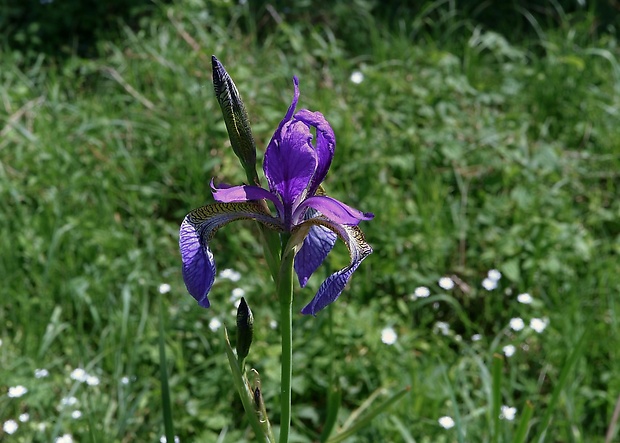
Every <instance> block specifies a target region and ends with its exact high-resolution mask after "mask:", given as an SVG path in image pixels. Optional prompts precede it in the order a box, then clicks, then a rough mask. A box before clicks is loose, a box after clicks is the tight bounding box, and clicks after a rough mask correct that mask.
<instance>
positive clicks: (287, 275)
mask: <svg viewBox="0 0 620 443" xmlns="http://www.w3.org/2000/svg"><path fill="white" fill-rule="evenodd" d="M289 240H290V235H284V234H283V235H282V244H285V245H287V246H286V247H285V248H284V250H283V253H282V260H281V262H280V273H279V275H278V282H277V290H278V300H279V302H280V336H281V340H282V355H281V357H280V364H281V371H282V372H281V373H282V376H281V380H280V440H279V441H280V443H288V437H289V433H290V428H291V379H292V377H293V260H294V258H295V248H293V249H290V248H289V247H288V242H289Z"/></svg>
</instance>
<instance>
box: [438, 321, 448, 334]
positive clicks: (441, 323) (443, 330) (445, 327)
mask: <svg viewBox="0 0 620 443" xmlns="http://www.w3.org/2000/svg"><path fill="white" fill-rule="evenodd" d="M435 329H437V330H438V331H439V332H441V333H442V334H443V335H448V334H450V325H449V324H448V323H446V322H445V321H438V322H437V323H435ZM435 333H436V332H435Z"/></svg>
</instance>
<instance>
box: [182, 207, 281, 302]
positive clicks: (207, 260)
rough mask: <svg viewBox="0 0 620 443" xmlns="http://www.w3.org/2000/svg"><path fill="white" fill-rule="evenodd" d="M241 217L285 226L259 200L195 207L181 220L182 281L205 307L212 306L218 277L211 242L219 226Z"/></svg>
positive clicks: (275, 227) (279, 226)
mask: <svg viewBox="0 0 620 443" xmlns="http://www.w3.org/2000/svg"><path fill="white" fill-rule="evenodd" d="M240 219H254V220H257V221H259V222H261V223H263V224H265V225H267V226H269V227H271V228H273V229H277V230H278V229H279V230H281V229H282V226H281V225H280V222H279V220H278V219H275V218H273V217H272V216H271V215H270V214H268V213H266V212H265V211H264V210H263V207H262V206H261V205H259V204H256V203H213V204H210V205H207V206H203V207H201V208H198V209H194V210H193V211H191V212H190V213H189V214H187V215H186V216H185V219H183V223H181V229H180V231H179V249H180V250H181V259H182V261H183V281H184V282H185V286H186V287H187V291H188V292H189V293H190V294H191V295H192V296H193V297H194V298H195V299H196V300H197V301H198V304H199V305H200V306H202V307H204V308H208V307H209V305H210V303H209V299H208V297H207V296H208V294H209V291H210V290H211V286H213V281H214V279H215V261H214V260H213V254H212V253H211V249H210V248H209V241H210V240H211V238H212V237H213V235H214V234H215V232H216V231H217V230H218V229H219V228H221V227H222V226H224V225H226V224H228V223H230V222H232V221H235V220H240Z"/></svg>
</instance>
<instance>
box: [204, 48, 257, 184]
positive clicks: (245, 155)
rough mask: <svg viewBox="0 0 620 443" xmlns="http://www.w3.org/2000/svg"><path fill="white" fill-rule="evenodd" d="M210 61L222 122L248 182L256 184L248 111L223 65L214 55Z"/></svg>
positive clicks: (254, 154)
mask: <svg viewBox="0 0 620 443" xmlns="http://www.w3.org/2000/svg"><path fill="white" fill-rule="evenodd" d="M211 63H212V66H213V88H214V89H215V95H216V97H217V101H218V103H219V104H220V108H221V109H222V114H223V115H224V122H225V123H226V130H227V131H228V137H229V138H230V143H231V145H232V148H233V151H234V152H235V155H236V156H237V157H238V158H239V160H240V161H241V166H243V169H245V173H246V175H247V177H248V180H249V181H250V183H251V184H255V185H258V184H259V183H258V174H257V173H256V144H255V143H254V137H252V128H251V127H250V119H249V118H248V113H247V111H246V110H245V106H244V105H243V101H242V100H241V96H240V95H239V91H238V90H237V87H236V86H235V83H234V82H233V81H232V79H231V78H230V75H228V72H226V69H224V66H223V65H222V64H221V63H220V61H219V60H218V59H217V58H215V56H213V57H211Z"/></svg>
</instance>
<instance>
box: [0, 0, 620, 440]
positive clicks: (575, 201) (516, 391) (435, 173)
mask: <svg viewBox="0 0 620 443" xmlns="http://www.w3.org/2000/svg"><path fill="white" fill-rule="evenodd" d="M248 3H251V2H248ZM248 3H244V2H241V4H237V3H233V2H228V1H223V0H211V1H208V0H191V1H190V0H186V1H177V2H174V3H173V4H171V5H158V6H157V8H155V10H154V13H153V14H152V15H150V16H148V17H147V16H144V17H142V18H141V19H140V20H139V21H138V23H133V26H131V27H130V26H125V25H122V24H121V28H120V30H119V31H118V33H119V36H120V37H119V38H109V37H108V38H104V39H101V40H98V41H97V43H96V54H97V56H96V57H92V58H83V57H80V56H78V55H73V56H69V57H63V58H62V59H61V58H57V57H56V56H49V55H44V53H43V52H38V50H37V51H34V50H31V51H28V50H24V49H23V48H22V49H20V48H16V47H13V46H10V45H9V44H8V43H5V45H4V47H3V49H2V52H1V53H0V55H1V57H0V60H1V61H0V104H1V106H0V202H2V210H1V211H0V279H1V281H2V287H1V289H0V294H1V295H0V339H1V340H2V344H1V345H0V421H2V422H4V421H5V420H8V419H16V417H17V416H18V415H19V414H21V413H24V412H27V413H29V414H30V420H29V421H28V422H25V423H20V428H19V430H18V431H17V432H16V433H15V434H14V435H11V436H9V435H3V434H2V431H0V437H1V438H3V439H4V440H6V441H53V439H54V438H55V437H57V436H60V435H62V434H64V433H71V434H72V435H74V437H75V438H76V439H78V441H157V440H158V439H159V437H160V435H162V433H163V425H162V423H163V421H162V418H161V406H160V404H161V400H160V385H159V378H158V377H159V370H160V368H159V357H158V352H157V339H158V332H157V313H158V298H160V297H162V298H163V302H164V307H165V318H166V325H165V327H166V329H165V330H166V344H167V352H168V357H169V362H168V370H169V372H170V386H171V391H172V392H171V394H172V400H173V404H174V417H173V418H174V423H175V427H176V431H177V434H178V435H179V437H180V439H181V441H205V442H211V441H223V442H238V441H245V440H248V441H250V440H251V434H250V431H249V430H248V426H247V423H246V422H245V420H244V419H243V418H242V413H241V405H240V402H239V401H238V400H237V399H236V394H235V392H234V390H233V388H232V384H231V383H230V378H229V374H228V369H227V363H226V359H225V356H224V355H225V354H224V348H223V344H222V339H221V336H220V334H219V332H218V333H214V332H212V331H211V330H210V328H209V327H208V324H209V322H210V321H211V320H212V319H214V318H218V319H220V320H222V321H223V322H224V323H225V324H227V325H229V327H232V325H233V324H234V323H233V322H234V315H233V313H231V310H232V309H233V307H232V304H231V302H230V301H229V298H230V294H231V291H232V289H234V288H235V287H240V288H242V289H244V290H245V294H246V299H247V300H248V302H249V304H250V306H251V307H252V309H253V311H254V315H255V321H256V324H255V330H256V331H257V332H256V334H257V341H256V342H255V343H254V345H253V347H252V352H251V353H250V356H249V358H248V364H250V365H252V366H253V367H255V368H256V369H257V370H258V371H259V372H260V374H261V379H262V383H263V394H264V395H265V401H266V404H267V409H268V411H269V413H270V418H271V419H272V421H273V422H275V423H277V421H278V410H277V398H278V387H277V386H278V384H277V383H278V377H279V368H278V358H279V356H278V352H279V341H278V340H279V338H278V332H277V330H274V329H272V327H273V325H272V324H271V322H272V321H273V320H277V319H276V317H275V313H276V312H277V308H275V309H274V307H276V306H277V301H276V299H275V296H274V294H273V291H272V289H271V288H272V285H271V282H270V280H269V276H268V272H267V271H266V265H265V263H264V260H263V258H262V256H261V249H260V247H259V245H257V244H256V241H255V239H256V234H257V233H256V232H255V230H254V227H253V225H251V224H249V223H248V224H245V225H244V224H242V223H236V224H233V225H230V226H227V227H226V228H224V229H222V230H221V231H220V232H218V235H217V237H216V239H215V240H214V242H213V250H214V254H215V257H216V260H217V264H218V268H219V269H225V268H233V269H235V270H238V271H239V272H241V274H242V278H241V280H240V281H239V282H237V283H233V282H230V281H227V280H225V279H220V280H219V281H218V282H217V283H216V286H215V287H214V289H213V293H212V296H211V297H210V298H211V300H212V304H213V307H212V309H210V310H203V309H201V308H199V307H198V306H197V305H196V303H195V301H194V300H193V299H192V298H191V297H190V296H189V295H188V294H187V293H186V291H185V288H184V286H183V282H182V279H181V275H180V258H179V254H178V250H177V248H178V247H177V233H178V226H179V224H180V222H181V220H182V218H183V216H184V215H185V214H186V213H187V212H188V211H189V210H191V209H193V208H195V207H197V206H200V205H202V204H204V203H205V202H208V201H211V200H210V198H211V197H210V192H209V180H210V179H211V177H216V178H217V179H218V180H222V181H226V182H229V183H241V182H242V180H243V174H242V171H241V168H240V167H239V165H238V164H237V161H236V158H235V157H234V155H233V154H232V152H231V150H230V147H229V144H228V140H227V136H226V129H225V127H224V123H223V120H222V118H221V115H220V113H219V109H218V105H217V103H216V100H215V98H214V96H213V91H212V85H211V79H210V65H209V61H210V56H211V54H215V55H217V56H218V58H219V59H220V60H221V61H222V62H223V63H224V64H225V66H226V67H227V69H228V71H229V73H230V74H231V75H232V76H233V78H234V79H235V82H236V83H237V86H238V88H239V90H240V92H241V95H242V97H243V98H244V101H245V104H246V107H247V108H248V112H249V115H250V118H251V120H252V124H253V130H254V134H255V138H256V141H257V145H258V146H259V151H260V152H259V157H262V152H263V149H264V147H265V146H266V144H267V142H268V140H269V138H270V137H271V134H272V132H273V130H274V129H275V127H276V125H277V124H278V122H279V121H280V119H281V118H282V116H283V115H284V112H285V110H286V108H287V106H288V104H289V103H290V99H291V94H292V83H291V77H292V76H293V75H298V76H299V78H300V84H301V93H302V96H301V102H300V104H301V106H302V107H306V108H308V109H311V110H320V111H321V112H323V113H324V114H325V116H326V118H327V119H328V121H330V123H331V124H332V126H333V128H334V131H335V133H336V137H337V148H336V158H335V160H334V163H333V165H332V169H331V171H330V174H329V175H328V178H327V180H326V187H327V189H328V191H329V192H330V194H331V195H333V196H334V197H336V198H339V199H341V200H343V201H345V202H347V203H348V204H351V205H352V206H354V207H358V208H360V209H362V210H364V211H372V212H374V213H375V214H376V218H375V220H373V221H372V222H369V223H365V224H364V226H363V229H364V231H365V233H366V236H367V239H368V240H369V242H370V243H371V244H372V245H373V247H374V249H375V253H374V254H373V255H372V256H371V257H370V258H369V259H368V260H366V261H365V262H364V264H363V265H362V266H361V268H360V269H359V270H358V272H357V273H356V275H355V276H354V278H353V280H352V283H351V285H350V288H349V289H348V290H347V291H346V293H345V294H344V295H343V296H342V297H341V299H340V300H338V302H337V303H335V304H334V305H333V306H332V307H330V308H329V310H327V311H326V312H324V313H321V314H320V315H319V316H318V317H317V318H306V317H302V316H301V315H299V316H297V317H296V318H295V319H294V327H295V339H294V340H295V341H294V344H295V355H294V359H295V369H294V375H295V379H294V385H293V391H294V396H293V401H294V410H293V415H294V422H293V430H294V432H295V441H304V442H305V441H315V440H316V438H317V436H318V434H319V433H320V431H321V427H322V423H323V420H324V418H325V408H326V405H325V402H326V397H327V395H326V392H327V390H328V387H329V386H330V384H333V383H334V382H335V383H336V384H337V386H338V387H339V389H340V390H341V391H342V398H343V405H342V410H341V416H340V420H339V424H342V423H343V422H344V420H345V419H346V418H347V416H348V415H349V414H351V412H352V411H353V410H355V408H357V407H358V406H359V405H360V404H361V403H362V402H363V401H364V399H365V398H366V397H368V395H370V393H372V392H373V391H375V390H376V389H378V388H379V387H381V386H384V387H387V388H388V389H390V390H392V391H395V390H397V389H399V388H401V387H403V386H406V385H410V386H411V392H410V394H408V395H407V396H406V397H405V398H404V399H403V400H402V401H401V402H400V403H399V404H398V405H397V406H396V407H394V408H392V409H391V410H389V411H386V412H385V413H384V414H382V415H381V416H380V417H379V418H377V419H376V420H374V421H373V422H372V424H370V426H369V427H368V428H366V429H365V430H364V431H363V432H362V433H361V434H360V435H359V436H357V437H354V438H352V439H350V440H349V441H352V442H366V441H368V442H370V441H373V442H374V441H407V442H413V441H416V442H451V441H512V439H513V437H514V435H515V432H516V427H517V423H516V422H517V421H518V418H519V416H520V414H521V413H522V411H523V410H524V408H525V407H526V402H530V403H531V404H532V405H533V407H534V418H533V419H532V421H531V423H530V425H531V428H530V433H529V436H530V439H531V441H539V440H545V439H546V441H575V442H579V441H587V442H592V441H605V439H604V437H602V436H604V435H605V433H606V432H608V430H609V428H610V427H612V426H611V425H613V420H612V413H613V409H614V406H615V404H616V401H617V399H618V396H619V394H620V372H619V371H618V367H620V355H619V353H618V349H620V342H619V338H618V337H619V332H620V327H619V324H618V314H619V309H620V306H619V303H618V293H619V291H620V276H619V275H620V274H619V272H618V270H619V269H620V268H619V260H618V257H619V254H620V198H619V195H620V190H619V187H620V176H619V172H618V171H620V147H619V145H620V126H619V125H618V115H619V113H620V66H619V64H618V60H619V56H620V50H619V49H618V40H617V35H616V28H615V27H616V26H618V18H617V16H614V15H611V14H605V15H602V14H601V13H600V12H599V11H600V10H599V9H598V7H599V4H597V3H592V4H590V3H588V4H586V5H585V6H584V7H580V6H579V3H578V2H577V3H570V4H569V5H565V6H567V7H565V8H563V7H562V6H560V4H558V3H557V2H549V3H545V8H543V10H541V9H540V8H538V9H536V8H530V9H528V8H527V7H528V5H527V4H525V5H524V4H513V7H514V8H513V9H512V11H513V13H514V14H516V15H517V16H518V17H520V18H519V23H521V25H519V26H518V27H516V26H515V27H514V28H513V27H511V25H510V22H501V21H500V22H499V23H496V26H495V27H493V28H491V27H490V26H489V24H488V21H486V19H485V17H487V16H494V6H493V5H491V4H489V5H488V6H487V7H486V8H483V7H481V8H479V9H478V10H476V9H472V8H471V7H469V6H468V4H466V3H465V4H464V5H457V4H456V3H455V2H449V1H436V2H422V3H421V4H420V7H419V8H417V9H414V10H409V9H407V8H405V7H403V6H402V5H400V4H398V3H394V4H393V5H391V7H390V8H388V9H386V10H383V11H382V10H380V9H378V8H377V4H378V3H376V2H366V1H361V0H358V1H355V2H346V3H345V2H333V3H330V4H329V6H318V5H317V4H315V3H312V2H300V3H299V4H298V5H297V6H296V7H295V8H292V7H291V8H287V7H286V6H285V5H279V4H278V3H277V2H276V3H266V2H264V3H259V4H255V3H251V4H248ZM52 5H54V4H52ZM506 7H507V6H506ZM545 11H546V12H545ZM495 13H496V12H495ZM485 14H486V15H485ZM4 41H5V42H9V41H10V38H9V37H8V36H5V39H4ZM354 71H359V72H361V73H362V74H363V76H364V79H363V81H362V82H361V83H360V84H356V83H353V82H351V81H350V76H351V74H352V73H353V72H354ZM259 160H260V159H259ZM346 260H347V256H346V250H345V248H344V247H342V246H340V247H338V248H336V250H335V251H334V253H333V255H332V256H331V258H330V260H329V261H330V263H329V268H328V269H324V270H320V271H319V274H323V275H326V274H327V273H329V272H331V271H332V270H333V269H336V268H337V267H338V266H340V265H342V264H343V263H344V262H345V261H346ZM493 268H496V269H498V270H500V271H501V272H502V274H503V277H502V279H501V280H500V281H499V285H498V288H497V289H495V290H493V291H487V290H485V289H483V288H482V286H481V282H482V280H483V279H484V278H485V277H486V275H487V272H488V270H490V269H493ZM441 276H453V277H454V278H455V280H456V281H457V285H456V287H455V288H454V289H452V290H450V291H445V290H443V289H441V288H440V287H439V286H438V285H437V280H438V279H439V278H440V277H441ZM320 281H321V278H320V276H317V277H315V278H314V279H313V280H311V282H310V284H309V287H308V288H306V289H303V290H298V291H297V293H296V300H295V306H296V308H297V311H299V309H301V307H302V306H303V305H304V304H305V303H306V302H307V301H308V300H309V299H310V298H311V297H312V296H313V294H314V291H316V289H317V288H318V285H319V284H320ZM161 283H168V284H170V286H171V291H170V292H169V293H166V294H164V295H161V294H160V293H159V290H158V288H159V286H160V284H161ZM419 286H428V287H429V288H430V290H431V296H430V297H428V298H424V299H421V298H418V299H417V300H413V299H412V297H411V294H413V292H414V290H415V288H416V287H419ZM523 292H528V293H530V294H532V296H533V298H534V303H532V304H531V305H524V304H520V303H518V302H517V300H516V295H517V294H519V293H523ZM514 317H522V318H523V319H524V320H525V322H526V323H528V322H529V320H530V319H531V318H546V319H547V320H548V326H547V328H546V329H545V331H543V333H540V334H539V333H536V332H535V331H533V330H532V329H531V328H528V327H526V328H525V329H524V330H522V331H514V330H512V329H510V328H509V327H508V322H509V320H510V319H511V318H514ZM437 322H445V323H447V325H448V327H449V329H444V328H443V327H441V326H438V324H437ZM440 325H441V323H440ZM388 326H389V327H393V328H394V329H395V331H396V332H397V334H398V341H397V342H396V343H395V344H394V345H392V346H388V345H385V344H383V343H382V342H381V330H382V329H383V328H385V327H388ZM442 331H444V332H445V333H442ZM476 334H480V336H481V339H480V340H472V336H474V335H476ZM582 336H584V337H585V338H584V339H585V343H586V345H585V346H584V347H583V348H577V349H582V350H581V351H580V352H579V353H578V354H577V355H576V359H577V360H576V364H575V367H574V369H573V370H572V371H571V372H570V373H569V375H568V376H567V377H568V378H567V379H566V381H565V382H561V380H562V378H561V373H562V369H563V368H565V367H566V362H567V359H568V358H569V357H568V356H569V355H570V353H571V352H572V351H573V349H575V348H576V346H577V343H578V342H579V339H580V337H582ZM510 344H512V345H514V346H516V349H517V350H516V353H515V355H513V356H512V357H510V358H506V359H505V361H504V363H503V367H502V385H501V387H500V391H501V399H502V404H506V405H510V406H515V407H517V409H518V414H517V420H515V422H510V421H507V420H502V421H501V427H499V428H496V427H495V425H494V423H495V417H493V415H492V410H493V409H492V403H493V402H492V399H491V396H492V391H493V386H492V381H491V374H490V371H491V369H490V368H491V365H492V363H491V362H492V356H493V354H494V353H499V354H501V353H502V352H503V351H502V350H503V347H504V346H506V345H510ZM77 367H82V368H85V369H86V370H87V371H88V372H89V373H92V374H95V375H97V376H98V377H99V378H100V381H101V382H100V384H98V385H96V386H88V385H86V384H81V383H79V382H78V381H75V380H73V379H71V378H70V377H69V374H70V372H71V370H72V369H74V368H77ZM36 368H46V369H48V370H49V372H50V375H49V377H46V378H41V379H35V377H34V375H33V374H34V370H35V369H36ZM123 377H128V378H127V379H126V380H125V379H123ZM16 385H24V386H26V387H27V388H28V390H29V392H28V393H27V394H26V395H25V396H23V397H20V398H18V399H16V398H10V397H9V396H8V395H7V392H8V388H9V387H11V386H16ZM556 386H560V388H561V390H560V391H559V393H558V394H557V396H555V395H553V394H554V389H555V388H556ZM67 396H75V397H76V398H77V400H78V405H77V406H76V407H77V408H79V409H80V410H81V411H82V413H83V415H82V417H81V418H80V419H73V418H71V409H68V408H64V407H61V406H59V403H60V399H61V398H63V397H67ZM547 411H549V413H550V414H552V415H551V416H550V417H551V418H552V420H551V424H550V426H549V427H548V428H546V427H545V426H544V424H545V414H546V413H547ZM443 415H449V416H451V417H453V418H454V419H455V421H456V426H455V427H454V428H453V429H449V430H446V429H443V428H442V427H440V426H439V425H438V422H437V419H438V418H439V417H441V416H443ZM41 424H44V425H41ZM545 432H546V433H545ZM609 432H610V437H609V438H611V440H609V441H612V440H613V438H617V435H618V431H617V430H616V431H615V433H614V431H613V429H612V430H611V431H609ZM465 436H466V440H464V438H465ZM614 436H615V437H614Z"/></svg>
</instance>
